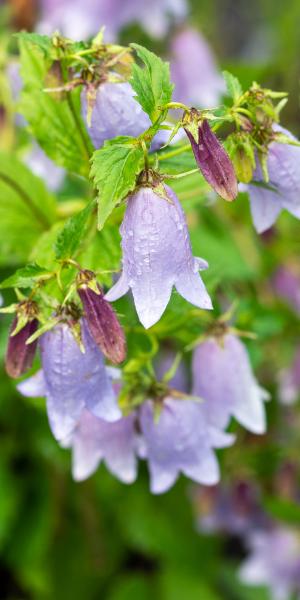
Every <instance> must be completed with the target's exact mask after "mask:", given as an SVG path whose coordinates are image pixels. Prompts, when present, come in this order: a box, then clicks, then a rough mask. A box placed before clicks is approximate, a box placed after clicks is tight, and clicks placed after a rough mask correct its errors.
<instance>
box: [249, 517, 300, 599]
mask: <svg viewBox="0 0 300 600" xmlns="http://www.w3.org/2000/svg"><path fill="white" fill-rule="evenodd" d="M248 543H249V547H250V556H249V557H248V558H246V560H245V561H244V563H243V565H242V567H241V568H240V571H239V575H240V578H241V580H242V581H243V582H244V583H246V584H248V585H254V586H261V585H265V586H267V587H268V588H269V591H270V597H271V598H272V599H273V600H289V599H290V598H291V594H292V593H294V592H296V593H297V594H298V595H299V594H300V540H299V537H298V536H297V535H296V533H295V532H294V531H292V530H289V529H288V528H283V527H276V528H273V529H271V530H266V531H258V532H255V533H252V535H250V536H249V540H248ZM298 595H297V598H298V597H299V596H298Z"/></svg>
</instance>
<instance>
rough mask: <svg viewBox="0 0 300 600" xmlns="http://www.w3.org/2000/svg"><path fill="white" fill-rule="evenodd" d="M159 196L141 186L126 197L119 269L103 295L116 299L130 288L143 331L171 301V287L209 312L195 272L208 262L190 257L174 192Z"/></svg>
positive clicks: (168, 190) (185, 229)
mask: <svg viewBox="0 0 300 600" xmlns="http://www.w3.org/2000/svg"><path fill="white" fill-rule="evenodd" d="M163 189H164V193H165V194H166V195H167V197H166V198H165V197H161V196H159V195H158V194H157V193H155V189H153V188H151V187H140V188H139V189H138V190H136V191H135V192H134V193H133V194H131V195H130V196H129V197H128V200H127V208H126V213H125V217H124V221H123V223H122V226H121V229H120V231H121V234H122V249H123V271H122V275H121V277H120V279H119V280H118V281H117V283H116V284H115V285H114V286H113V287H112V288H111V290H110V291H109V292H108V293H107V294H106V296H105V297H106V299H107V300H109V301H113V300H117V299H118V298H120V297H121V296H124V294H126V292H127V291H128V290H129V289H131V290H132V294H133V298H134V303H135V307H136V310H137V313H138V316H139V319H140V321H141V323H142V325H144V327H145V328H148V327H151V326H152V325H154V323H156V322H157V321H158V320H159V319H160V317H161V316H162V314H163V312H164V311H165V309H166V307H167V304H168V302H169V300H170V296H171V292H172V288H173V286H175V287H176V289H177V291H178V293H179V294H180V295H181V296H183V298H185V299H186V300H187V301H188V302H191V303H192V304H194V305H195V306H198V307H199V308H205V309H211V308H212V304H211V300H210V297H209V295H208V293H207V291H206V288H205V286H204V284H203V281H202V279H201V277H200V275H199V273H198V271H199V270H202V269H205V268H206V267H207V266H208V265H207V263H206V262H205V261H204V260H202V259H200V258H194V257H193V255H192V250H191V244H190V240H189V234H188V228H187V224H186V220H185V216H184V213H183V210H182V208H181V206H180V203H179V200H178V198H177V196H176V194H175V193H174V192H173V191H172V190H171V189H170V188H169V187H168V186H165V187H164V188H163Z"/></svg>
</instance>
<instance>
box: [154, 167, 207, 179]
mask: <svg viewBox="0 0 300 600" xmlns="http://www.w3.org/2000/svg"><path fill="white" fill-rule="evenodd" d="M194 173H199V169H198V167H197V168H196V169H191V170H190V171H184V172H183V173H177V175H171V174H169V175H168V173H164V174H163V178H164V179H181V178H182V177H186V176H187V175H194Z"/></svg>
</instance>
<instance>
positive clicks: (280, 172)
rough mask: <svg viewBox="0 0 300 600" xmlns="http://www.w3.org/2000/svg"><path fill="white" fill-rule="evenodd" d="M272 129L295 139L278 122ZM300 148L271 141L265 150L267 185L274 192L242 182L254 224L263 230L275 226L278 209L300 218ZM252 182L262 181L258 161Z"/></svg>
mask: <svg viewBox="0 0 300 600" xmlns="http://www.w3.org/2000/svg"><path fill="white" fill-rule="evenodd" d="M274 130H275V131H278V132H279V133H283V134H285V135H286V136H288V137H289V138H291V140H296V138H295V137H294V136H293V135H292V134H291V133H290V132H289V131H287V130H286V129H283V127H280V126H279V125H277V126H276V127H274ZM299 160H300V147H299V146H292V145H288V144H279V143H278V142H276V141H274V142H271V144H270V145H269V150H268V161H267V166H268V172H269V184H270V186H272V187H274V191H272V190H269V189H266V188H263V187H259V186H257V185H252V184H249V185H246V186H245V185H241V191H247V192H248V193H249V198H250V208H251V214H252V219H253V223H254V227H255V229H256V231H257V232H258V233H263V232H264V231H266V230H267V229H269V228H270V227H271V226H272V225H274V223H275V221H276V219H277V217H278V215H279V213H280V212H281V210H283V209H285V210H287V211H289V212H290V213H291V214H292V215H293V216H294V217H297V218H298V219H300V171H299ZM253 180H254V181H262V180H263V176H262V171H261V167H260V166H259V164H258V163H257V167H256V171H255V173H254V177H253Z"/></svg>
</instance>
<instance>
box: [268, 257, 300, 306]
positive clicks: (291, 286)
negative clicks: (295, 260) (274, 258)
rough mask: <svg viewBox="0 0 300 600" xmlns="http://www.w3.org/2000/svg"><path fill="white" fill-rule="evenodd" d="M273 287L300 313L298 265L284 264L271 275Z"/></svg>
mask: <svg viewBox="0 0 300 600" xmlns="http://www.w3.org/2000/svg"><path fill="white" fill-rule="evenodd" d="M272 284H273V288H274V290H275V292H276V294H277V295H278V296H280V298H282V299H283V300H285V301H286V302H287V303H288V304H289V305H290V306H291V308H292V309H293V310H294V311H295V312H296V313H297V314H298V315H300V271H299V268H298V266H295V268H293V265H291V266H288V265H284V266H281V267H279V268H278V269H277V271H276V273H275V274H274V276H273V277H272Z"/></svg>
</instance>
